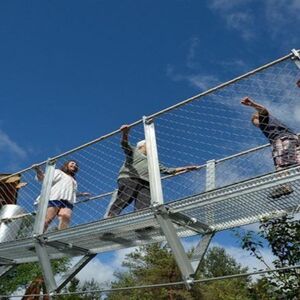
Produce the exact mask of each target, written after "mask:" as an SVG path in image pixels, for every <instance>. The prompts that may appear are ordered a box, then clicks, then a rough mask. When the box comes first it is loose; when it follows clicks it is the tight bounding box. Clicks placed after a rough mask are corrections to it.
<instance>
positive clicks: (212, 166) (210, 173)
mask: <svg viewBox="0 0 300 300" xmlns="http://www.w3.org/2000/svg"><path fill="white" fill-rule="evenodd" d="M215 187H216V161H215V160H214V159H212V160H209V161H208V162H207V163H206V191H210V190H213V189H214V188H215Z"/></svg>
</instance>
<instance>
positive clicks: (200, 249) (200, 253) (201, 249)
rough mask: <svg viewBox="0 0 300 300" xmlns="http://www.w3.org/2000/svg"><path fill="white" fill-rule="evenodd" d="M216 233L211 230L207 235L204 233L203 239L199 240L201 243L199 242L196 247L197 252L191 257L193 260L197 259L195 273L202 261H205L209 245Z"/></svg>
mask: <svg viewBox="0 0 300 300" xmlns="http://www.w3.org/2000/svg"><path fill="white" fill-rule="evenodd" d="M214 234H215V233H214V232H211V233H206V234H205V235H203V237H202V239H201V240H200V241H199V243H198V244H197V246H196V248H195V252H194V254H193V256H192V259H191V260H192V261H193V262H194V261H197V265H196V266H195V268H194V272H195V274H196V273H197V271H198V270H199V267H200V265H201V262H202V261H203V258H204V255H205V253H206V251H207V249H208V246H209V244H210V242H211V240H212V238H213V236H214Z"/></svg>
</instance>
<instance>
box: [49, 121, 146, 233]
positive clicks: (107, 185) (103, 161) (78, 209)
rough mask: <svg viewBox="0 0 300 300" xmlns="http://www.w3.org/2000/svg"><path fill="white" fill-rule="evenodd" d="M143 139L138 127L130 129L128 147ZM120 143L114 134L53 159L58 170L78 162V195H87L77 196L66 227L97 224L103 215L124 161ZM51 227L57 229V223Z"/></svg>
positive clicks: (130, 210)
mask: <svg viewBox="0 0 300 300" xmlns="http://www.w3.org/2000/svg"><path fill="white" fill-rule="evenodd" d="M143 139H144V130H143V126H142V124H140V125H137V126H134V127H133V128H131V129H130V132H129V142H130V144H132V145H136V143H137V142H138V141H140V140H143ZM120 141H121V133H117V134H114V135H112V136H110V137H108V138H105V139H103V140H100V141H99V142H97V143H94V144H91V145H89V146H87V147H84V148H83V149H80V150H78V151H75V152H73V153H71V154H69V155H66V156H63V157H61V158H59V159H58V160H57V163H56V168H61V167H62V166H63V165H64V163H66V162H68V161H72V160H74V161H76V162H77V163H78V165H79V171H78V173H77V174H76V181H77V184H78V193H79V194H80V193H89V195H88V196H77V202H76V203H75V204H74V208H73V213H72V218H71V224H70V226H77V225H81V224H86V223H91V222H95V221H99V220H101V219H103V218H104V217H105V215H106V214H107V210H108V207H109V204H110V202H111V199H112V197H113V196H115V193H114V192H116V191H117V189H118V185H117V179H118V174H119V170H120V168H121V166H122V164H123V163H124V160H125V153H124V151H123V149H122V148H121V144H120ZM133 210H134V208H133V206H132V205H129V206H128V207H126V208H125V209H124V210H123V211H122V214H124V213H129V212H132V211H133ZM51 227H54V228H55V227H57V220H55V221H54V222H53V224H51ZM49 230H50V229H49Z"/></svg>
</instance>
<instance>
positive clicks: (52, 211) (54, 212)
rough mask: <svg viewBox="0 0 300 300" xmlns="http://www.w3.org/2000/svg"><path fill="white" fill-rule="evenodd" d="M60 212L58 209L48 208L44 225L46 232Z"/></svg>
mask: <svg viewBox="0 0 300 300" xmlns="http://www.w3.org/2000/svg"><path fill="white" fill-rule="evenodd" d="M58 212H59V208H58V207H48V208H47V214H46V219H45V225H44V232H45V231H46V230H47V228H48V226H49V225H50V223H51V222H52V221H53V220H54V218H55V217H56V216H57V214H58Z"/></svg>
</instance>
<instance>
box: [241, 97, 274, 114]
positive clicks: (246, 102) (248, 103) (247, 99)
mask: <svg viewBox="0 0 300 300" xmlns="http://www.w3.org/2000/svg"><path fill="white" fill-rule="evenodd" d="M241 104H243V105H245V106H250V107H253V108H254V109H256V110H257V111H258V112H259V113H260V114H267V115H268V114H269V112H268V110H267V109H266V107H264V106H263V105H261V104H259V103H257V102H255V101H254V100H252V99H251V98H250V97H245V98H243V99H242V100H241Z"/></svg>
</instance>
